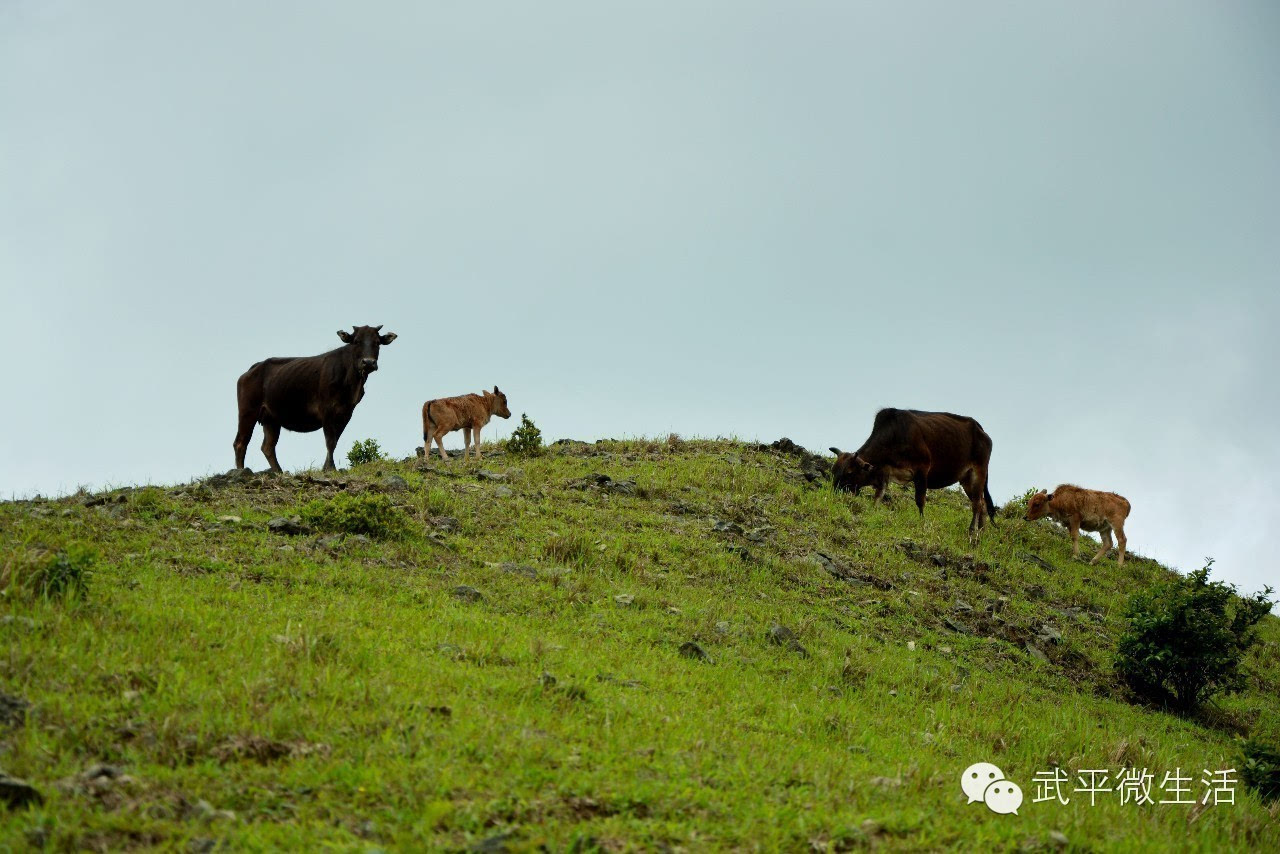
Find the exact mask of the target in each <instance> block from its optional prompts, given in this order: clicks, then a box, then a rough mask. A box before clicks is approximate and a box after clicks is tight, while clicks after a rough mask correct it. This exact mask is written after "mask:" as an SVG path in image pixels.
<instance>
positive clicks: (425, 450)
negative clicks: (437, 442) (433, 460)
mask: <svg viewBox="0 0 1280 854" xmlns="http://www.w3.org/2000/svg"><path fill="white" fill-rule="evenodd" d="M434 402H435V401H432V400H428V401H427V423H426V428H427V429H425V430H423V431H422V456H423V457H424V458H426V457H429V456H431V424H432V422H431V404H432V403H434Z"/></svg>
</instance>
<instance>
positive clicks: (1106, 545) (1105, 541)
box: [1089, 527, 1111, 566]
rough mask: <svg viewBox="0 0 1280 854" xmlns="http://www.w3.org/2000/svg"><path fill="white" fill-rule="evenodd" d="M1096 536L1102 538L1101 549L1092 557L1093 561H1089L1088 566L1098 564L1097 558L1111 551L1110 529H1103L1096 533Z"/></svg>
mask: <svg viewBox="0 0 1280 854" xmlns="http://www.w3.org/2000/svg"><path fill="white" fill-rule="evenodd" d="M1098 536H1100V537H1101V538H1102V548H1100V549H1098V553H1097V554H1096V555H1094V556H1093V560H1091V561H1089V565H1090V566H1092V565H1093V564H1095V563H1097V562H1098V558H1100V557H1104V556H1105V555H1106V554H1107V552H1109V551H1111V528H1109V527H1108V528H1103V529H1102V530H1101V531H1099V532H1098Z"/></svg>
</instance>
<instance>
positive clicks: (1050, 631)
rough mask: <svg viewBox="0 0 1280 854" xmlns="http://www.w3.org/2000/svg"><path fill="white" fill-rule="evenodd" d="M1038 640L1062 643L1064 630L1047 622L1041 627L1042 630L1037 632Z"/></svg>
mask: <svg viewBox="0 0 1280 854" xmlns="http://www.w3.org/2000/svg"><path fill="white" fill-rule="evenodd" d="M1036 640H1039V641H1042V642H1044V643H1062V632H1060V631H1058V630H1057V629H1055V628H1054V627H1053V626H1051V625H1049V624H1048V623H1045V624H1044V625H1042V626H1041V627H1040V631H1039V632H1037V633H1036Z"/></svg>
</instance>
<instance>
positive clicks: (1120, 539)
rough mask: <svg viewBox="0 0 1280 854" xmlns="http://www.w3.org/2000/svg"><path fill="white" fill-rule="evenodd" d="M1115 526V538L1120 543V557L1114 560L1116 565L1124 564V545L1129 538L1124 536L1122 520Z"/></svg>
mask: <svg viewBox="0 0 1280 854" xmlns="http://www.w3.org/2000/svg"><path fill="white" fill-rule="evenodd" d="M1115 528H1116V540H1117V541H1118V542H1119V543H1120V558H1119V560H1117V561H1116V565H1117V566H1124V549H1125V546H1126V545H1127V544H1128V543H1129V540H1128V539H1126V538H1125V535H1124V523H1123V522H1121V523H1120V524H1119V525H1116V526H1115Z"/></svg>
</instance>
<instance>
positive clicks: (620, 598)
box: [613, 593, 636, 605]
mask: <svg viewBox="0 0 1280 854" xmlns="http://www.w3.org/2000/svg"><path fill="white" fill-rule="evenodd" d="M613 601H615V602H617V603H618V604H619V605H630V604H631V603H632V602H634V601H636V597H634V596H632V595H631V594H630V593H619V594H618V595H617V596H614V597H613Z"/></svg>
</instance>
